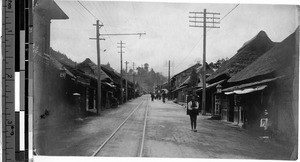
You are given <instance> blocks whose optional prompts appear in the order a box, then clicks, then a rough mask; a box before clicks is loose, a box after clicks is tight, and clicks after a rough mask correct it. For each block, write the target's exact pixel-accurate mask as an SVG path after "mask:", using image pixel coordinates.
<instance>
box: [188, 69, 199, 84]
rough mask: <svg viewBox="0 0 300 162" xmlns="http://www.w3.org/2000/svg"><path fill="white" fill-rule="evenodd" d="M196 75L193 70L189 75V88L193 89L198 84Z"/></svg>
mask: <svg viewBox="0 0 300 162" xmlns="http://www.w3.org/2000/svg"><path fill="white" fill-rule="evenodd" d="M198 80H199V79H198V75H197V73H196V70H195V69H194V68H193V69H192V72H191V75H190V82H189V86H191V87H195V86H197V84H198Z"/></svg>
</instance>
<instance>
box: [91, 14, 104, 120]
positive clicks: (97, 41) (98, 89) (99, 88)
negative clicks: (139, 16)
mask: <svg viewBox="0 0 300 162" xmlns="http://www.w3.org/2000/svg"><path fill="white" fill-rule="evenodd" d="M93 25H94V26H96V38H90V39H96V45H97V70H98V76H97V91H98V93H97V94H98V96H97V98H98V100H97V101H98V102H97V104H98V107H97V114H98V115H99V114H100V111H99V110H102V107H101V99H102V97H101V65H100V63H101V62H100V40H105V39H103V38H100V28H101V27H102V26H103V24H101V25H100V24H99V20H97V21H96V24H93Z"/></svg>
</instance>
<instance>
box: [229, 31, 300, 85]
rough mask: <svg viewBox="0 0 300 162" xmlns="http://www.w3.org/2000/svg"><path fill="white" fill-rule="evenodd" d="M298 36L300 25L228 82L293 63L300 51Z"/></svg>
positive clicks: (268, 71)
mask: <svg viewBox="0 0 300 162" xmlns="http://www.w3.org/2000/svg"><path fill="white" fill-rule="evenodd" d="M297 38H299V27H298V28H297V29H296V31H295V32H294V33H293V34H291V35H290V36H288V37H287V38H286V39H285V40H283V41H282V42H281V43H279V44H277V45H275V46H274V47H273V48H272V49H270V50H269V51H268V52H266V53H265V54H264V55H263V56H261V57H260V58H258V59H257V60H256V61H255V62H253V63H252V64H251V65H249V66H247V67H246V68H245V69H243V70H242V71H240V72H239V73H237V74H236V75H234V76H232V78H230V79H229V80H228V82H237V81H242V80H246V79H249V78H253V77H256V76H261V75H265V74H268V73H271V72H273V71H276V70H280V69H282V68H285V67H287V66H290V65H292V64H293V62H294V59H296V58H295V56H296V54H297V53H298V52H299V39H297ZM297 40H298V42H297Z"/></svg>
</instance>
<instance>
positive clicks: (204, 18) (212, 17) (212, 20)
mask: <svg viewBox="0 0 300 162" xmlns="http://www.w3.org/2000/svg"><path fill="white" fill-rule="evenodd" d="M189 13H190V14H192V15H193V16H189V18H191V19H192V20H190V21H189V22H191V23H194V24H193V25H190V27H203V67H202V69H203V70H202V72H203V73H202V80H203V85H202V87H203V90H202V115H205V114H206V110H205V108H206V28H220V27H218V26H215V24H220V22H219V21H215V20H217V19H220V18H219V17H215V16H216V15H217V16H218V15H220V13H213V12H206V9H204V11H203V12H189ZM199 14H200V16H198V15H199ZM207 15H208V16H207ZM197 19H202V21H198V20H197ZM207 19H208V20H209V21H207ZM198 23H200V25H198ZM207 23H208V24H211V25H210V26H206V24H207Z"/></svg>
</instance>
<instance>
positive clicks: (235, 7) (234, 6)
mask: <svg viewBox="0 0 300 162" xmlns="http://www.w3.org/2000/svg"><path fill="white" fill-rule="evenodd" d="M239 5H240V4H237V5H235V6H234V7H233V8H232V9H231V10H230V11H229V12H228V13H227V14H225V15H224V16H223V17H222V18H221V19H220V21H219V22H221V21H222V20H223V19H224V18H226V17H227V16H228V15H229V14H230V13H231V12H232V11H233V10H235V9H236V8H237V7H238V6H239ZM210 30H211V28H210V29H208V30H207V33H208V32H209V31H210ZM201 38H203V34H202V36H201V37H200V40H199V41H198V43H196V44H195V45H194V46H193V48H192V49H191V50H190V51H189V53H188V54H187V55H186V57H185V58H184V59H183V60H182V61H181V62H180V63H179V64H178V65H177V66H176V67H175V69H177V68H178V67H180V65H182V63H183V62H184V61H185V60H186V59H187V58H188V57H189V56H190V55H191V53H192V51H193V50H194V49H195V47H196V46H198V44H199V43H200V42H201Z"/></svg>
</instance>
